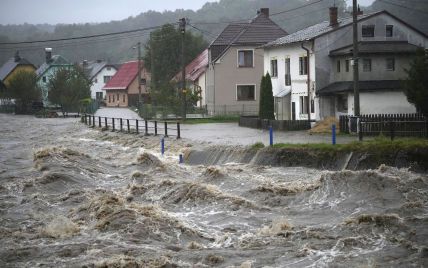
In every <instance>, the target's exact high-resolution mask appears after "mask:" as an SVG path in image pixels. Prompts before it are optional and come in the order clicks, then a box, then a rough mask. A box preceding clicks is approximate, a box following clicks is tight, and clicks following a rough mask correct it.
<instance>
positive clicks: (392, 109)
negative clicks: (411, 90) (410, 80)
mask: <svg viewBox="0 0 428 268" xmlns="http://www.w3.org/2000/svg"><path fill="white" fill-rule="evenodd" d="M353 110H354V95H353V94H349V97H348V111H349V114H353ZM360 113H361V114H407V113H416V108H415V106H414V105H413V104H410V103H409V102H408V101H407V98H406V95H404V93H403V92H401V91H382V92H362V93H360Z"/></svg>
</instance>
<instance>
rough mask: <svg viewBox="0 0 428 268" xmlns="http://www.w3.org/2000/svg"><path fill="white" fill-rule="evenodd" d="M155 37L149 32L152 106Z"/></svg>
mask: <svg viewBox="0 0 428 268" xmlns="http://www.w3.org/2000/svg"><path fill="white" fill-rule="evenodd" d="M154 42H155V37H154V36H153V34H152V32H150V75H151V79H150V97H151V101H152V102H151V103H152V105H155V100H154V99H153V96H154V94H153V93H154V89H155V79H156V76H155V44H154Z"/></svg>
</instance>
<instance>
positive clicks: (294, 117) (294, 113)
mask: <svg viewBox="0 0 428 268" xmlns="http://www.w3.org/2000/svg"><path fill="white" fill-rule="evenodd" d="M291 119H292V120H296V103H295V102H294V101H293V102H292V103H291Z"/></svg>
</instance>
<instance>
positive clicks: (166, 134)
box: [164, 121, 168, 137]
mask: <svg viewBox="0 0 428 268" xmlns="http://www.w3.org/2000/svg"><path fill="white" fill-rule="evenodd" d="M164 128H165V137H168V123H167V122H166V121H165V122H164Z"/></svg>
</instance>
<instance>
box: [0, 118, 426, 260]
mask: <svg viewBox="0 0 428 268" xmlns="http://www.w3.org/2000/svg"><path fill="white" fill-rule="evenodd" d="M0 125H1V128H0V133H1V134H0V183H1V184H0V234H1V236H0V244H1V245H2V246H1V247H0V266H1V267H38V266H42V267H46V266H47V267H212V266H217V267H424V266H425V267H426V266H427V265H428V248H427V241H428V177H427V175H426V174H417V173H412V172H410V171H408V170H406V169H396V168H392V167H387V166H380V167H379V168H378V169H376V170H364V171H327V170H316V169H307V168H295V167H294V168H284V167H270V166H260V165H254V164H240V163H233V162H230V163H224V164H221V165H216V166H207V165H180V164H178V154H179V153H185V152H186V151H188V150H190V149H192V148H198V149H199V150H203V149H204V146H205V145H193V146H192V147H191V146H190V145H189V143H190V142H189V141H186V140H180V141H176V140H175V139H173V138H168V139H166V149H167V152H166V155H165V156H162V155H160V153H159V137H142V136H137V135H130V134H119V133H112V132H110V131H104V132H102V131H99V130H93V129H89V128H87V126H85V125H83V124H81V123H79V122H77V121H76V119H35V118H32V117H26V116H12V115H0Z"/></svg>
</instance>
